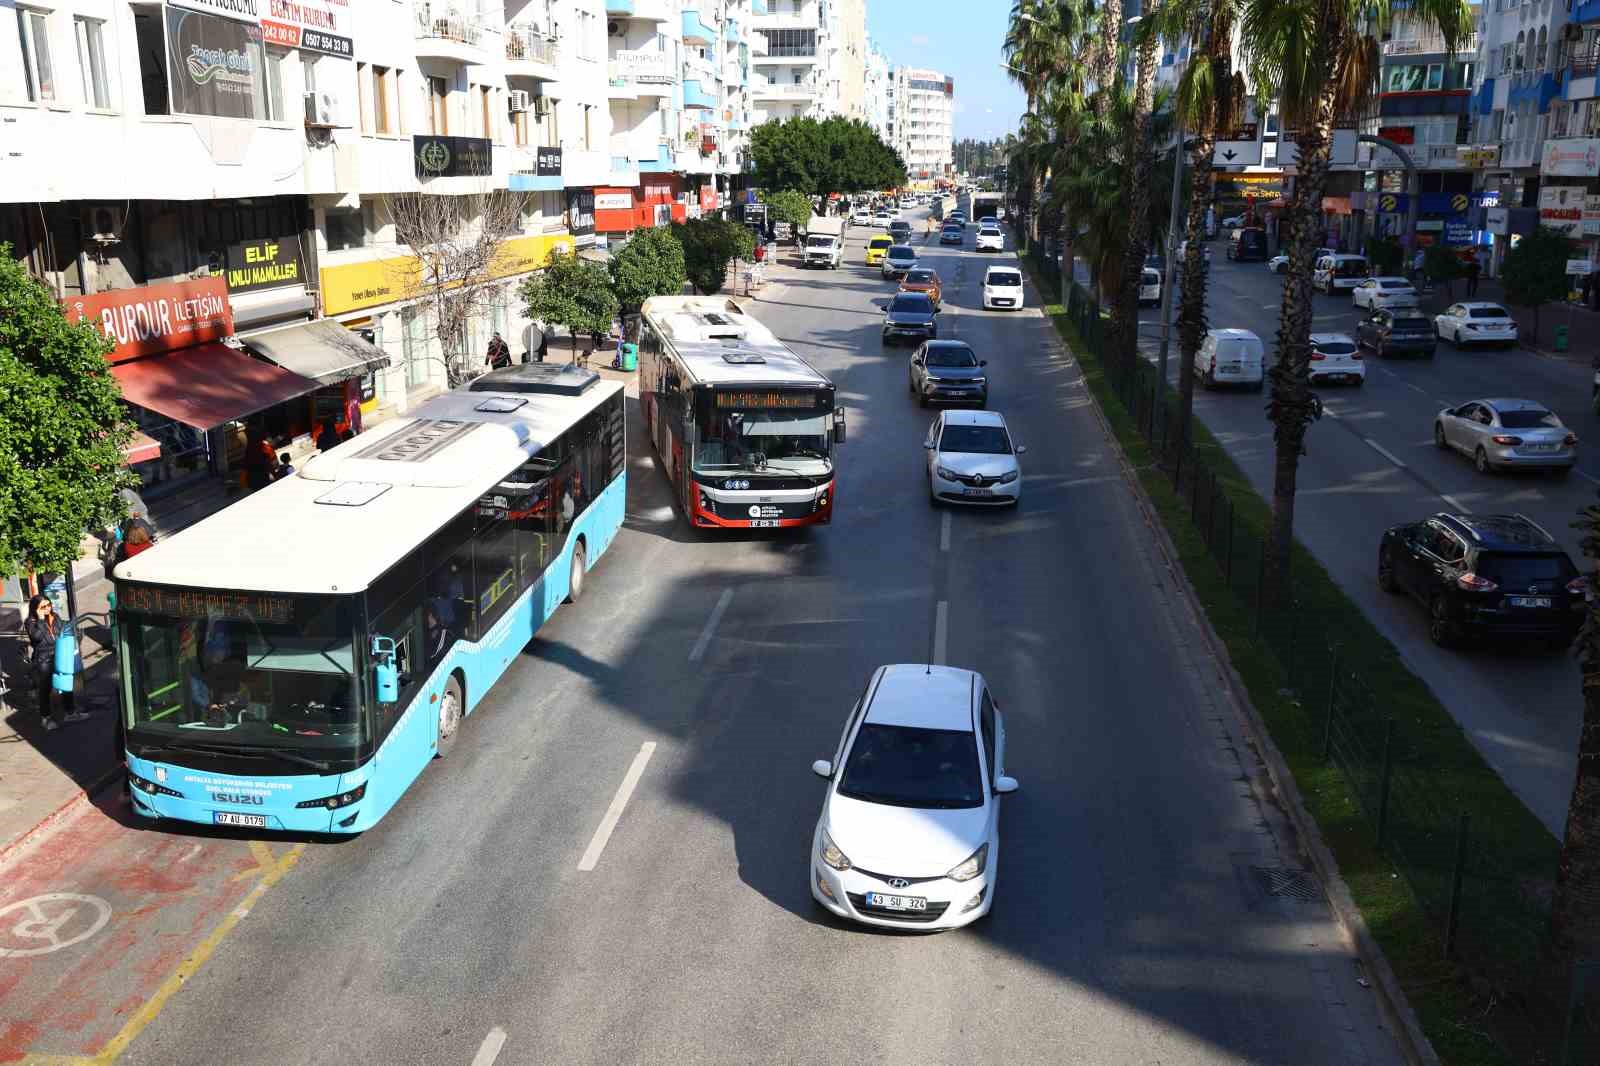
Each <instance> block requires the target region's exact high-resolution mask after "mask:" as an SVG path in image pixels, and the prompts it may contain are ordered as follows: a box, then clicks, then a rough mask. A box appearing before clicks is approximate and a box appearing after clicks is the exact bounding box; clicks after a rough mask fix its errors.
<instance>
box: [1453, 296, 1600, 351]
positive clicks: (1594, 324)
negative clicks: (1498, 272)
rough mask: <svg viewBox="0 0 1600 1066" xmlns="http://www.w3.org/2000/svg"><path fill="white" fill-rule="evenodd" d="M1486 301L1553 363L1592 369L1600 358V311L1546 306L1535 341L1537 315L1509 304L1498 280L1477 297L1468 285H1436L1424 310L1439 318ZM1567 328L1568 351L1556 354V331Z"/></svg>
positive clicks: (1527, 344) (1526, 343) (1525, 341)
mask: <svg viewBox="0 0 1600 1066" xmlns="http://www.w3.org/2000/svg"><path fill="white" fill-rule="evenodd" d="M1467 299H1472V300H1483V301H1488V302H1491V303H1497V304H1500V305H1501V306H1503V307H1504V308H1505V309H1506V310H1507V311H1510V312H1511V317H1512V318H1515V319H1516V320H1517V336H1518V337H1520V338H1521V344H1522V347H1524V348H1527V349H1529V350H1530V351H1533V352H1537V353H1538V354H1540V355H1545V356H1549V357H1550V358H1552V359H1565V360H1567V361H1568V362H1572V363H1577V364H1579V365H1581V366H1585V367H1587V366H1589V364H1590V363H1591V362H1592V361H1593V360H1594V359H1595V357H1596V356H1600V311H1591V310H1589V309H1588V308H1586V307H1579V306H1576V305H1572V304H1546V305H1545V306H1544V307H1541V308H1540V309H1539V333H1538V337H1537V339H1535V336H1534V331H1533V312H1532V311H1531V310H1529V309H1528V308H1525V307H1518V306H1516V305H1515V304H1510V303H1507V302H1506V290H1505V286H1503V285H1501V284H1500V282H1499V281H1498V280H1496V279H1494V278H1483V279H1481V280H1480V281H1479V282H1478V291H1477V293H1476V295H1473V296H1471V297H1469V296H1468V295H1467V283H1466V281H1465V280H1458V281H1455V282H1453V283H1451V285H1449V286H1445V285H1438V284H1436V285H1434V287H1433V292H1432V293H1431V294H1429V295H1427V296H1424V297H1423V298H1422V307H1423V310H1425V311H1427V312H1428V314H1429V315H1435V314H1438V313H1439V312H1440V311H1443V310H1444V309H1445V308H1446V307H1448V306H1450V304H1451V303H1453V302H1455V301H1457V300H1467ZM1557 326H1566V327H1567V350H1566V351H1564V352H1558V351H1556V348H1555V345H1556V327H1557Z"/></svg>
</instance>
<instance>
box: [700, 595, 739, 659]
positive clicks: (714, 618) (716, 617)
mask: <svg viewBox="0 0 1600 1066" xmlns="http://www.w3.org/2000/svg"><path fill="white" fill-rule="evenodd" d="M732 600H733V590H732V589H723V590H722V595H721V596H718V597H717V605H716V606H715V607H713V608H711V617H710V618H707V619H706V627H705V628H704V629H702V630H701V631H700V639H699V640H697V641H695V642H694V647H692V648H690V649H689V661H690V662H692V663H697V662H699V661H700V657H701V656H702V655H704V654H705V653H706V648H708V647H710V646H711V638H712V637H713V636H715V635H716V632H717V623H718V622H721V621H722V613H723V612H724V611H726V610H727V609H728V604H729V602H731V601H732Z"/></svg>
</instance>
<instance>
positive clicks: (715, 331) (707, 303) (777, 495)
mask: <svg viewBox="0 0 1600 1066" xmlns="http://www.w3.org/2000/svg"><path fill="white" fill-rule="evenodd" d="M640 319H641V321H640V326H639V403H640V407H641V408H642V409H643V414H644V426H645V432H646V433H647V434H648V435H649V437H650V441H651V443H653V444H654V445H655V449H656V455H657V456H659V457H660V460H661V465H662V468H663V469H665V471H666V473H667V477H668V478H669V479H670V480H671V482H672V487H673V491H674V493H675V494H676V495H677V497H678V503H679V504H680V505H681V506H682V507H683V513H684V514H685V515H687V516H688V518H689V521H690V523H691V524H693V525H696V526H705V527H713V528H715V527H723V528H750V527H756V528H762V527H773V528H780V527H789V526H808V525H820V524H824V523H827V522H831V521H832V520H833V511H834V507H835V505H836V503H837V499H836V491H835V486H836V481H835V478H834V452H835V450H836V449H837V447H838V445H839V444H841V443H843V441H844V428H845V423H844V409H843V408H842V407H839V406H837V405H836V404H835V403H834V387H833V382H831V381H829V380H828V379H827V378H826V377H825V376H824V375H823V374H822V373H821V372H820V371H818V370H817V369H816V368H815V367H813V366H812V365H811V364H810V363H808V362H806V361H805V360H804V359H802V358H800V357H799V356H798V355H796V354H795V353H794V352H792V351H790V350H789V349H788V347H787V346H785V345H784V344H783V342H782V341H780V340H778V338H777V337H775V336H773V335H772V331H771V330H769V329H767V328H766V327H765V326H763V325H762V324H761V323H760V322H758V321H756V320H755V319H754V318H751V317H750V316H749V315H747V314H745V313H744V311H743V310H742V309H741V308H740V306H739V305H738V304H737V303H734V302H733V301H732V300H729V299H727V298H726V297H722V296H652V297H651V298H650V299H648V300H646V301H645V302H644V306H643V308H642V309H641V314H640Z"/></svg>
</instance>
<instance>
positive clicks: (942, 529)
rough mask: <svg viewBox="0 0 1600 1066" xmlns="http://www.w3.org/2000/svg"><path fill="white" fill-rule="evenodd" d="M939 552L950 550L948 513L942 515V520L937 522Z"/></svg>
mask: <svg viewBox="0 0 1600 1066" xmlns="http://www.w3.org/2000/svg"><path fill="white" fill-rule="evenodd" d="M939 550H940V551H942V552H947V551H949V550H950V512H949V511H946V512H945V513H944V518H943V519H942V520H941V521H940V522H939Z"/></svg>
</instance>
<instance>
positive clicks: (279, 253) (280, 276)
mask: <svg viewBox="0 0 1600 1066" xmlns="http://www.w3.org/2000/svg"><path fill="white" fill-rule="evenodd" d="M227 279H228V291H229V292H230V293H233V294H235V295H238V294H239V293H241V292H255V291H256V290H258V289H276V288H281V287H283V286H288V285H295V286H300V285H304V284H305V283H306V278H305V261H304V260H303V259H302V258H301V255H300V238H299V237H285V238H282V239H278V238H266V239H263V240H259V241H244V242H243V243H240V244H230V245H228V272H227Z"/></svg>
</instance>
